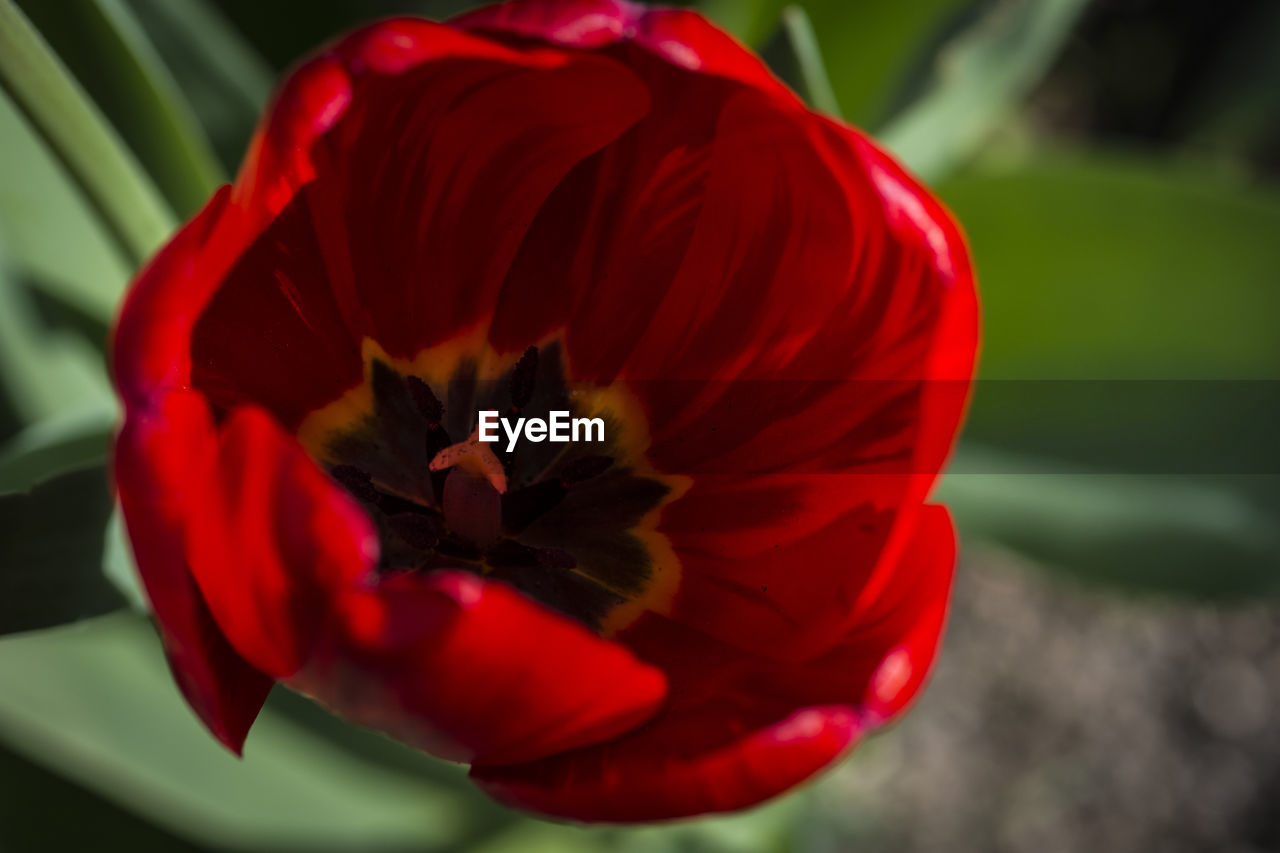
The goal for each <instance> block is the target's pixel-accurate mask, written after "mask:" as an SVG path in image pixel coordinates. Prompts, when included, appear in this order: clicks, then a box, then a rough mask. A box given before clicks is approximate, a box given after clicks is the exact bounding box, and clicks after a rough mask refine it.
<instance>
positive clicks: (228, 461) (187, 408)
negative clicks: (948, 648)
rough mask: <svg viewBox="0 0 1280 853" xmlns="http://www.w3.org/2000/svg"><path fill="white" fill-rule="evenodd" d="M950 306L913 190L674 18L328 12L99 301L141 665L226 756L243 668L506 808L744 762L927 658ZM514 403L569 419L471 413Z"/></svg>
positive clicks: (944, 557) (704, 797)
mask: <svg viewBox="0 0 1280 853" xmlns="http://www.w3.org/2000/svg"><path fill="white" fill-rule="evenodd" d="M976 314H977V312H976V298H975V292H974V285H973V277H972V273H971V269H970V265H969V260H968V257H967V254H966V251H965V247H964V244H963V239H962V237H961V236H960V232H959V230H958V229H957V227H956V225H955V223H954V222H953V221H952V220H951V218H950V216H949V215H948V214H947V213H946V211H944V210H943V208H942V207H941V205H940V204H939V203H938V202H937V201H936V200H935V199H934V198H933V197H932V196H931V195H929V193H928V192H927V191H926V190H924V189H923V188H922V187H921V186H920V185H919V184H918V183H916V181H915V180H913V179H912V178H911V177H910V176H908V175H907V174H906V173H905V172H904V171H903V169H902V168H901V167H900V166H899V165H898V164H897V163H895V162H894V161H893V159H892V158H891V157H890V156H889V155H887V154H885V153H884V152H883V151H881V150H880V149H879V148H877V147H876V145H875V144H874V143H873V142H872V141H870V140H869V139H867V138H866V137H865V136H863V135H862V134H860V133H859V132H858V131H856V130H853V129H851V128H849V127H847V126H845V125H843V124H841V123H839V122H837V121H834V120H832V119H830V118H828V117H825V116H821V115H817V114H815V113H813V112H811V111H809V110H808V109H806V108H805V106H804V105H803V104H802V103H801V102H800V101H799V100H798V99H797V98H796V96H795V95H794V94H793V93H792V92H790V91H789V90H788V89H787V88H786V87H785V86H784V85H783V84H781V83H780V82H779V81H778V80H777V79H775V78H774V77H773V76H772V75H771V74H770V73H769V72H768V70H767V69H766V68H765V66H764V65H763V64H761V62H760V61H759V60H758V59H757V58H756V57H754V56H753V55H751V54H750V53H749V52H748V51H746V50H745V49H744V48H742V47H741V46H740V45H738V44H737V43H735V42H734V41H733V40H732V39H731V38H730V37H729V36H727V35H725V34H724V33H722V32H720V31H719V30H717V29H715V28H714V27H713V26H711V25H710V24H708V23H707V22H706V21H705V20H703V19H702V18H701V17H699V16H698V15H696V14H694V13H692V12H685V11H671V10H648V9H645V8H644V7H641V6H637V5H634V4H631V3H627V2H622V0H564V2H555V0H526V1H525V2H516V3H510V4H506V5H502V6H497V7H492V8H488V9H484V10H481V11H479V12H475V13H473V14H470V15H467V16H464V17H463V18H461V19H459V20H456V21H454V22H452V23H450V24H443V25H442V24H434V23H429V22H427V21H422V20H412V19H398V20H391V21H385V22H382V23H379V24H375V25H373V26H370V27H367V28H365V29H361V30H358V31H356V32H354V33H352V34H350V35H348V36H346V37H344V38H342V39H341V40H339V41H338V42H337V43H335V44H333V45H331V46H329V47H327V48H325V49H324V50H322V51H321V52H320V53H319V54H317V55H316V56H315V57H314V58H312V59H310V60H309V61H307V62H306V63H305V64H303V65H302V66H301V67H299V68H298V69H296V70H295V71H294V72H293V73H292V74H291V75H290V76H289V78H288V80H287V81H286V82H285V83H284V85H283V87H282V88H281V90H280V92H279V93H278V94H277V96H276V98H275V100H274V102H273V104H272V106H271V108H270V109H269V111H268V114H267V116H266V118H265V119H264V121H263V123H262V126H261V128H260V129H259V131H258V133H257V134H256V136H255V137H254V140H253V142H252V145H251V148H250V150H249V153H248V156H247V158H246V160H245V163H244V166H243V168H242V170H241V172H240V175H239V176H238V178H237V179H236V182H235V184H234V185H233V186H231V187H229V188H224V189H222V190H221V191H219V192H218V193H217V194H216V195H215V196H214V197H213V199H211V200H210V202H209V203H208V205H207V206H206V207H205V209H204V210H203V211H202V212H201V213H200V214H199V215H198V216H197V217H196V218H195V219H194V220H192V221H191V222H190V223H188V224H187V225H186V226H185V227H184V228H183V229H182V230H181V231H180V232H179V233H178V234H177V235H176V236H175V237H174V238H173V239H172V241H171V242H170V243H169V245H168V246H167V247H166V248H164V249H163V251H161V252H160V253H159V255H158V256H157V257H156V258H155V259H154V260H153V261H152V262H151V263H150V264H149V265H148V266H147V267H146V269H145V270H144V271H143V272H142V274H141V275H140V276H139V278H138V279H137V281H136V282H135V283H134V285H133V287H132V290H131V292H130V293H129V296H128V299H127V302H126V304H125V306H124V310H123V314H122V315H121V318H120V322H119V326H118V329H117V333H116V338H115V352H114V370H115V380H116V384H117V386H118V389H119V392H120V395H121V397H122V398H123V400H124V405H125V409H126V413H127V414H126V420H125V424H124V427H123V429H122V431H121V433H120V436H119V439H118V443H117V447H116V460H115V476H116V480H117V484H118V487H119V495H120V500H121V503H122V505H123V509H124V513H125V518H126V520H127V523H128V528H129V533H130V536H131V538H132V541H133V545H134V550H135V553H136V555H137V561H138V567H139V571H140V573H141V576H142V580H143V582H144V584H145V587H146V590H147V593H148V595H149V597H150V600H151V604H152V606H153V608H154V612H155V618H156V621H157V623H158V625H159V628H160V632H161V634H162V635H163V639H164V642H165V646H166V649H167V650H168V654H169V658H170V661H171V663H172V666H173V671H174V675H175V677H176V679H177V681H178V684H179V685H180V687H181V688H182V691H183V693H184V694H185V696H186V698H187V700H188V701H189V702H190V704H191V706H192V707H193V708H194V709H195V711H196V713H197V714H199V716H200V718H201V719H202V720H203V721H204V722H205V724H206V725H207V726H208V727H209V728H210V730H211V731H212V732H213V733H214V734H215V735H216V736H217V737H218V738H219V739H220V740H221V741H222V742H223V743H224V744H226V746H227V747H229V748H230V749H232V750H235V751H237V752H238V751H239V750H240V749H241V747H242V744H243V742H244V739H245V736H246V733H247V731H248V729H249V727H250V725H251V724H252V722H253V720H254V718H255V716H256V715H257V713H258V711H259V709H260V708H261V706H262V703H263V701H264V699H265V697H266V694H267V692H268V690H269V689H270V688H271V686H272V685H273V684H274V683H275V682H277V681H278V682H281V683H283V684H286V685H288V686H289V687H291V688H294V689H296V690H299V691H301V692H303V693H305V694H307V695H309V696H312V697H314V698H315V699H316V700H317V701H319V702H322V703H324V704H325V705H326V706H328V707H329V708H331V709H333V710H334V711H336V712H337V713H339V714H341V715H343V716H345V717H346V718H348V719H349V720H351V721H353V722H355V723H358V724H361V725H365V726H371V727H374V728H377V729H380V730H382V731H384V732H387V733H389V734H391V735H393V736H395V737H397V738H400V739H401V740H404V741H405V742H407V743H410V744H413V745H415V746H418V747H421V748H423V749H425V750H428V751H430V752H432V753H434V754H436V755H439V756H442V757H446V758H450V759H455V760H458V761H465V762H469V763H470V764H471V775H472V778H473V779H475V780H476V781H477V782H478V783H479V784H480V785H482V786H483V787H484V789H485V790H487V791H488V792H490V793H491V794H492V795H493V796H495V797H497V798H499V799H500V800H503V801H505V802H508V803H511V804H514V805H517V806H520V807H523V808H527V809H531V810H534V811H538V812H542V813H545V814H549V815H556V816H562V817H568V818H576V819H584V820H646V819H655V818H666V817H673V816H678V815H689V814H695V813H700V812H708V811H718V810H727V809H736V808H741V807H744V806H748V805H751V804H753V803H756V802H759V801H760V800H762V799H765V798H767V797H770V796H772V795H774V794H777V793H779V792H781V791H784V790H786V789H787V788H789V787H791V786H793V785H795V784H797V783H799V782H801V781H803V780H805V779H806V778H808V777H809V776H811V775H812V774H813V773H815V772H816V771H817V770H819V769H820V768H822V767H824V766H825V765H827V764H829V763H830V762H832V761H833V760H834V759H835V758H836V757H837V756H839V755H840V754H841V753H842V752H844V751H845V750H846V749H847V748H848V747H849V746H850V745H851V744H852V743H853V742H854V741H855V740H856V739H857V738H858V737H859V736H860V735H861V734H863V733H865V732H867V731H869V730H870V729H872V728H874V727H876V726H878V725H880V724H883V723H884V722H886V721H888V720H890V719H891V718H893V717H894V716H895V715H896V714H897V713H898V712H899V711H901V710H902V708H903V707H904V705H905V704H906V703H907V702H908V701H909V700H910V699H911V697H912V696H913V695H914V694H915V693H916V691H917V689H918V688H919V686H920V684H921V682H922V680H923V678H924V676H925V673H926V671H927V669H928V667H929V665H930V662H931V659H932V657H933V654H934V650H935V646H936V644H937V641H938V635H939V631H940V627H941V625H942V622H943V617H944V613H945V610H946V604H947V597H948V592H949V588H950V582H951V572H952V565H953V562H954V556H955V553H954V552H955V545H954V537H953V533H952V528H951V523H950V520H949V518H948V515H947V512H946V510H945V509H944V508H942V507H940V506H934V505H928V504H927V503H926V499H927V495H928V493H929V490H930V487H931V484H932V483H933V481H934V479H935V477H936V474H937V472H938V470H939V469H940V467H941V466H942V464H943V461H944V459H945V457H946V455H947V453H948V451H949V448H950V446H951V443H952V441H953V438H954V435H955V433H956V430H957V426H958V423H959V420H960V417H961V412H962V409H963V405H964V400H965V396H966V394H967V389H968V383H969V379H970V377H971V374H972V370H973V360H974V353H975V350H976V339H977V320H976ZM557 409H559V410H564V411H568V412H571V413H572V414H573V415H575V416H584V417H585V416H598V417H600V418H601V419H602V420H603V422H604V423H605V425H606V426H605V429H606V435H605V441H604V442H601V443H590V442H586V441H579V442H577V443H569V444H553V443H551V442H549V441H543V442H533V441H530V440H527V439H528V435H527V434H525V436H524V438H522V439H521V440H520V441H519V442H518V443H517V444H516V445H515V446H514V448H513V449H512V450H511V451H510V452H507V446H506V444H505V443H500V444H487V443H484V442H481V441H479V440H478V439H477V437H476V436H475V435H474V432H473V431H474V430H475V427H476V426H477V416H478V412H479V411H480V410H495V411H498V412H500V413H501V414H502V415H503V416H507V415H511V416H513V417H514V416H527V417H529V418H532V417H534V416H538V417H545V416H546V415H547V414H548V413H549V412H551V411H554V410H557Z"/></svg>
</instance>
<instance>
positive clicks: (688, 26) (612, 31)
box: [450, 0, 795, 99]
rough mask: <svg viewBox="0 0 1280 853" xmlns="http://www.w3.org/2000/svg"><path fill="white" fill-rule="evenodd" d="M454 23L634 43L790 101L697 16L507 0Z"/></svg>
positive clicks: (582, 42)
mask: <svg viewBox="0 0 1280 853" xmlns="http://www.w3.org/2000/svg"><path fill="white" fill-rule="evenodd" d="M450 23H451V24H452V25H453V26H457V27H463V28H466V29H474V30H480V31H485V32H500V33H508V34H511V35H515V36H521V37H524V38H536V39H541V40H543V41H547V42H551V43H552V44H561V45H565V46H568V47H576V48H583V49H587V50H601V49H607V48H609V47H611V46H614V45H617V44H620V43H622V44H634V45H637V46H638V47H640V48H642V49H643V50H645V51H647V52H648V53H650V54H652V55H654V56H657V57H660V58H662V59H663V60H665V61H666V62H669V63H671V64H672V65H675V66H678V67H680V68H683V69H685V70H688V71H696V72H698V73H700V74H705V75H711V76H716V77H724V78H726V79H730V80H735V81H737V82H739V83H745V84H747V85H750V86H753V87H755V88H758V89H760V90H762V91H767V92H770V93H773V94H777V95H781V96H783V97H788V98H791V99H794V98H795V96H794V95H793V94H791V93H790V91H789V90H788V89H787V88H786V86H785V85H783V83H782V82H781V81H780V80H778V79H777V78H776V77H774V76H773V74H772V72H770V71H769V67H768V66H767V65H765V64H764V62H762V61H761V60H760V58H759V57H757V56H756V55H755V54H753V53H752V52H751V51H750V50H748V49H747V48H746V47H744V46H743V45H742V44H740V43H739V42H738V41H736V40H735V39H734V38H733V37H732V36H730V35H729V34H728V33H726V32H725V31H724V30H721V29H719V28H718V27H716V26H714V25H713V24H711V22H709V21H708V20H707V19H706V18H704V17H703V16H702V15H700V14H698V13H696V12H691V11H688V10H685V9H661V8H658V9H654V8H648V7H646V6H644V5H643V4H640V3H632V2H628V0H568V2H566V0H510V2H506V3H498V4H495V5H492V6H486V7H484V8H481V9H477V10H475V11H473V12H467V13H466V14H463V15H460V16H458V17H457V18H454V19H453V20H452V21H450Z"/></svg>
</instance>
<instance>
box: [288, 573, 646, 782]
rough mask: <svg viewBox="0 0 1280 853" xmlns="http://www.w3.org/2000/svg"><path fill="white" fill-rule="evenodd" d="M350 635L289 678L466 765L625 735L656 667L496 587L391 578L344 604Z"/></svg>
mask: <svg viewBox="0 0 1280 853" xmlns="http://www.w3.org/2000/svg"><path fill="white" fill-rule="evenodd" d="M344 608H345V613H346V624H345V626H344V628H343V630H344V631H345V635H343V636H340V637H335V638H334V640H333V642H334V645H333V647H331V648H329V649H327V650H326V652H325V654H323V655H318V656H317V659H316V662H315V664H314V665H313V666H311V667H309V668H308V669H307V670H304V671H303V672H302V673H300V674H299V675H298V676H297V677H296V678H295V679H293V680H291V682H290V683H291V684H293V685H294V686H296V687H297V688H298V689H300V690H302V691H303V692H306V693H309V694H311V695H313V696H315V697H316V698H317V699H318V700H320V701H321V702H324V703H325V704H327V705H329V706H330V707H332V708H334V709H335V710H337V711H338V712H339V713H341V714H343V715H344V716H346V717H348V718H349V719H352V720H353V721H356V722H358V723H360V724H362V725H367V726H371V727H374V728H377V729H380V730H382V731H385V732H387V733H389V734H392V735H393V736H396V737H399V738H401V739H403V740H405V741H407V742H409V743H413V744H416V745H418V746H420V747H422V748H424V749H427V750H428V751H430V752H433V753H435V754H437V755H440V756H441V757H445V758H450V759H454V760H459V761H468V760H475V761H488V762H499V763H511V762H519V761H528V760H534V759H537V758H541V757H544V756H547V755H551V754H555V753H558V752H563V751H564V750H568V749H573V748H576V747H580V746H584V745H587V744H592V743H598V742H601V741H605V740H608V739H609V738H612V737H616V736H617V735H620V734H622V733H624V732H627V731H630V730H631V729H633V728H635V727H636V726H638V725H640V724H641V723H643V722H644V721H645V720H647V719H648V718H649V717H651V716H652V715H653V714H654V712H655V711H656V710H657V709H658V706H659V705H660V704H661V703H662V700H663V698H664V696H665V694H666V679H665V677H664V676H663V674H662V671H661V670H659V669H657V668H655V667H652V666H649V665H648V664H645V663H642V662H641V661H639V660H637V659H636V657H635V656H634V655H633V654H632V653H631V652H630V651H628V650H627V649H626V648H625V647H623V646H622V645H619V644H618V643H615V642H612V641H610V640H606V639H603V638H601V637H598V636H596V635H595V634H593V633H591V632H589V631H587V630H586V629H585V628H583V627H582V626H580V625H578V624H577V623H575V622H571V621H570V620H568V619H566V618H564V617H563V616H561V615H559V614H557V613H553V612H552V611H550V610H547V609H546V608H544V607H542V606H541V605H539V604H536V603H534V602H533V601H531V600H530V599H528V598H526V597H524V596H523V595H521V594H520V593H518V592H516V591H515V590H513V589H511V588H510V587H507V586H506V585H504V584H501V583H491V582H487V581H484V580H482V579H481V578H479V577H477V576H475V575H471V574H468V573H466V572H461V571H436V572H432V573H429V574H421V573H405V574H402V575H398V576H388V577H386V578H384V579H383V581H382V582H381V583H380V584H379V585H378V587H377V589H376V590H374V591H372V592H370V593H367V594H355V595H349V596H347V597H346V598H345V601H344Z"/></svg>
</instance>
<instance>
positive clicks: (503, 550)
mask: <svg viewBox="0 0 1280 853" xmlns="http://www.w3.org/2000/svg"><path fill="white" fill-rule="evenodd" d="M484 560H485V562H486V563H488V564H489V565H491V566H493V567H494V568H495V569H499V568H514V567H517V566H536V565H538V551H537V549H536V548H530V547H529V546H528V545H521V544H520V543H519V542H517V541H516V540H514V539H503V540H502V541H501V542H499V543H498V544H497V545H494V546H493V547H492V548H490V549H489V550H488V551H485V553H484Z"/></svg>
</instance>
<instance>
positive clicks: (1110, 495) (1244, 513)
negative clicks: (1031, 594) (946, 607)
mask: <svg viewBox="0 0 1280 853" xmlns="http://www.w3.org/2000/svg"><path fill="white" fill-rule="evenodd" d="M1237 479H1239V480H1242V481H1243V482H1241V483H1237V484H1236V485H1237V488H1235V489H1232V488H1228V487H1227V484H1224V478H1221V477H1203V476H1201V477H1196V476H1178V475H1158V474H1146V475H1135V474H1118V473H1114V472H1107V471H1097V470H1088V469H1081V468H1079V467H1074V466H1070V465H1067V464H1064V463H1060V462H1057V463H1055V462H1052V461H1044V460H1033V459H1027V458H1024V457H1018V456H1011V455H1008V454H1001V453H999V452H996V451H991V450H980V449H977V448H975V447H973V446H971V445H970V446H967V447H966V448H964V449H962V450H961V451H960V452H958V453H957V457H956V459H955V460H954V461H953V464H952V466H951V470H950V471H949V472H948V473H947V475H946V477H945V478H944V480H943V482H942V484H941V485H940V486H939V488H938V492H937V499H938V500H941V501H944V502H946V503H947V504H948V505H950V507H951V510H952V512H953V513H954V515H955V518H956V524H957V526H958V527H959V529H960V532H961V535H962V536H968V535H972V536H978V537H981V538H984V539H989V540H994V541H997V542H1000V543H1001V544H1003V545H1005V546H1007V547H1010V548H1013V549H1015V550H1017V551H1020V552H1022V553H1024V554H1026V555H1028V556H1031V557H1033V558H1035V560H1036V561H1037V562H1038V563H1039V564H1041V565H1043V566H1046V567H1048V568H1051V569H1058V570H1062V571H1066V572H1067V573H1069V574H1071V575H1072V576H1074V577H1076V578H1080V579H1083V580H1087V581H1092V582H1101V583H1106V584H1109V585H1113V586H1118V587H1121V588H1123V589H1128V590H1133V591H1142V592H1160V593H1176V594H1180V595H1187V596H1191V597H1194V598H1198V599H1234V598H1241V597H1248V596H1260V595H1265V596H1275V595H1277V594H1280V517H1277V515H1276V514H1275V513H1274V512H1270V511H1266V510H1264V509H1263V508H1261V507H1260V506H1259V505H1258V504H1257V503H1255V502H1254V501H1252V500H1250V499H1249V497H1248V494H1249V492H1250V491H1252V490H1255V489H1262V490H1266V491H1269V492H1272V493H1273V494H1274V492H1275V490H1276V489H1277V488H1280V475H1274V474H1271V475H1244V476H1242V477H1239V478H1237ZM1228 482H1229V481H1228ZM1241 486H1243V488H1241Z"/></svg>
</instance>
